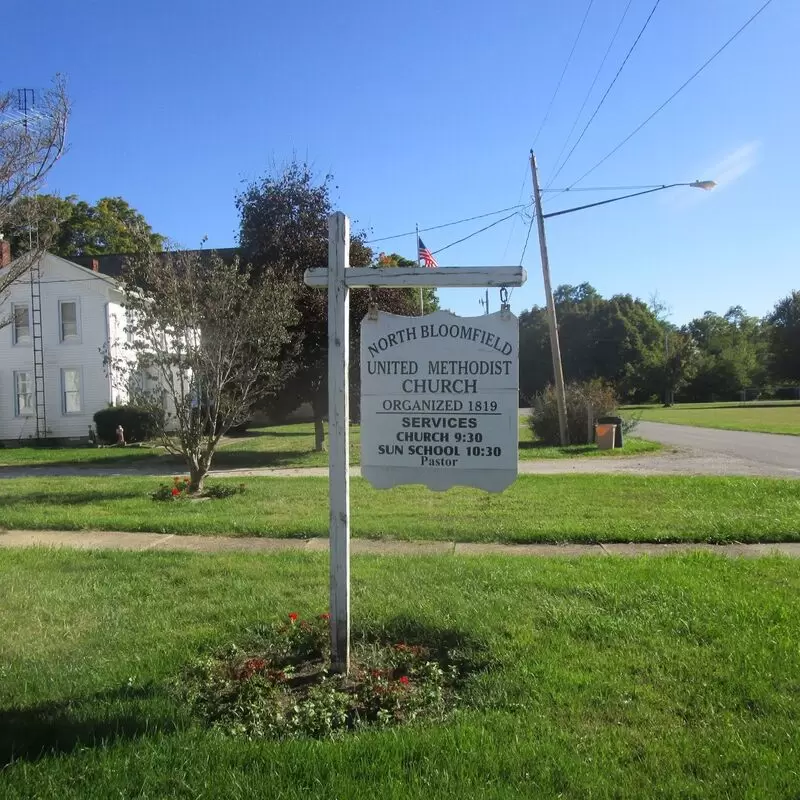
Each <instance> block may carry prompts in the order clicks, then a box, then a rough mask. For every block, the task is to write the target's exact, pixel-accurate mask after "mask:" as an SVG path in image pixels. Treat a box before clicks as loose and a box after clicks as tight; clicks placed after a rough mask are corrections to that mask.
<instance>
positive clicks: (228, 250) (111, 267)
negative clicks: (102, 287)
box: [70, 247, 240, 277]
mask: <svg viewBox="0 0 800 800" xmlns="http://www.w3.org/2000/svg"><path fill="white" fill-rule="evenodd" d="M182 252H184V253H199V254H200V255H201V256H206V257H207V256H209V255H210V254H211V253H215V254H216V255H218V256H219V257H220V258H221V259H222V260H223V261H228V260H233V258H234V257H235V256H238V255H239V253H240V250H239V248H238V247H220V248H217V249H216V250H184V251H182ZM159 255H160V256H164V257H165V256H168V255H171V253H170V252H169V251H166V252H163V253H159ZM131 256H132V253H108V254H106V255H100V256H74V257H73V258H72V259H70V260H71V261H74V262H75V263H76V264H80V265H82V266H84V267H87V268H89V269H90V270H93V268H94V264H97V270H98V272H100V273H102V274H104V275H113V276H115V277H121V276H122V271H123V269H124V268H125V264H126V262H127V261H128V259H129V258H130V257H131Z"/></svg>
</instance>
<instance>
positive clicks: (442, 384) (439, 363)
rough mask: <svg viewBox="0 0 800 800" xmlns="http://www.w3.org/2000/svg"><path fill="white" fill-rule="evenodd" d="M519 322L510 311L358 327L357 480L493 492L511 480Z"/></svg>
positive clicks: (440, 314) (377, 318) (381, 316)
mask: <svg viewBox="0 0 800 800" xmlns="http://www.w3.org/2000/svg"><path fill="white" fill-rule="evenodd" d="M518 352H519V325H518V322H517V318H516V317H515V316H514V315H513V314H512V313H511V312H510V311H500V312H497V313H495V314H489V315H484V316H480V317H457V316H455V315H454V314H451V313H450V312H448V311H437V312H436V313H434V314H430V315H428V316H424V317H401V316H396V315H394V314H386V313H383V312H377V314H373V315H370V316H368V317H366V318H365V319H364V320H363V322H362V323H361V474H362V475H363V476H364V477H365V478H366V479H367V480H368V481H369V482H370V483H371V484H372V485H373V486H375V487H376V488H379V489H386V488H388V487H390V486H396V485H398V484H401V483H421V484H424V485H425V486H427V487H428V488H430V489H435V490H444V489H449V488H450V487H452V486H459V485H460V486H474V487H475V488H478V489H486V490H487V491H490V492H499V491H502V490H503V489H505V488H506V487H507V486H509V485H510V484H511V483H513V481H514V480H515V479H516V477H517V447H518V443H519V442H518V439H519V427H518V426H519V412H518V397H519V393H518V389H519V380H518Z"/></svg>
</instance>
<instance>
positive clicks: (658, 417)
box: [623, 401, 800, 436]
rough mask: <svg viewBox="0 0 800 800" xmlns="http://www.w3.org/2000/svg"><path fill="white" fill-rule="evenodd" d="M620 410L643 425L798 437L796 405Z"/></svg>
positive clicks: (798, 409) (705, 405)
mask: <svg viewBox="0 0 800 800" xmlns="http://www.w3.org/2000/svg"><path fill="white" fill-rule="evenodd" d="M623 411H624V413H625V414H626V415H628V416H634V415H635V416H640V417H641V419H642V420H643V421H644V422H668V423H672V424H673V425H693V426H695V427H698V428H721V429H723V430H729V431H757V432H759V433H783V434H790V435H792V436H800V402H792V401H786V402H780V401H773V402H763V403H759V402H754V403H713V404H712V403H686V404H680V405H675V406H671V407H669V408H664V407H663V406H629V407H627V408H625V409H623Z"/></svg>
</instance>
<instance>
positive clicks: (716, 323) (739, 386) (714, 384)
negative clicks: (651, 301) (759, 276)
mask: <svg viewBox="0 0 800 800" xmlns="http://www.w3.org/2000/svg"><path fill="white" fill-rule="evenodd" d="M685 332H686V333H687V334H688V335H689V336H690V337H691V338H692V341H693V343H694V346H695V348H696V350H697V370H696V374H695V375H694V377H693V378H692V380H691V381H690V382H689V384H688V385H687V387H686V394H687V396H688V397H689V398H690V399H692V400H695V401H699V402H702V401H707V400H715V399H733V398H736V397H738V396H739V394H740V393H741V392H742V391H743V390H745V389H747V388H748V387H751V386H758V385H761V384H762V383H763V381H764V379H765V377H766V373H767V370H766V365H767V354H768V341H767V335H766V329H765V328H764V326H763V325H762V324H761V322H760V320H758V318H756V317H750V316H748V315H747V314H746V313H745V311H744V309H743V308H742V307H741V306H734V307H732V308H730V309H728V311H727V312H726V313H725V314H724V315H719V314H715V313H714V312H712V311H707V312H706V313H705V314H704V315H703V316H702V317H699V318H697V319H694V320H692V321H691V322H690V323H689V324H688V325H687V326H686V328H685Z"/></svg>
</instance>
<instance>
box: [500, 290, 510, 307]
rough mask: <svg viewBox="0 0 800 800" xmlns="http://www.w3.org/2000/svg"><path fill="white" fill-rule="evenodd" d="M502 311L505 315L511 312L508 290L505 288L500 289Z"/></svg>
mask: <svg viewBox="0 0 800 800" xmlns="http://www.w3.org/2000/svg"><path fill="white" fill-rule="evenodd" d="M500 311H501V312H503V313H508V312H509V311H511V306H510V305H509V303H508V289H507V288H506V287H505V286H501V287H500Z"/></svg>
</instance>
